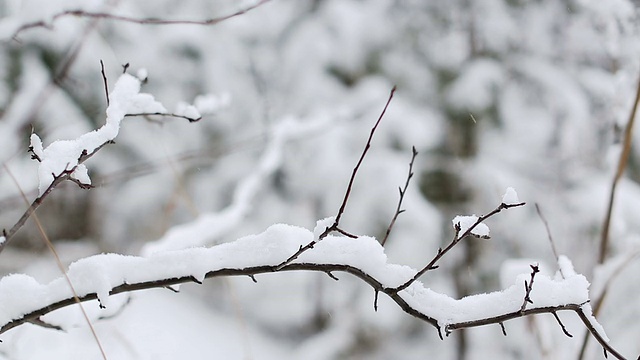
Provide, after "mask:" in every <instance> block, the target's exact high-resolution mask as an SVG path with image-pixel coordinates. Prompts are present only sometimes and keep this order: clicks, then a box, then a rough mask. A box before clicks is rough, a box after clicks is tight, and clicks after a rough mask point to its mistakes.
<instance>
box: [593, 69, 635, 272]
mask: <svg viewBox="0 0 640 360" xmlns="http://www.w3.org/2000/svg"><path fill="white" fill-rule="evenodd" d="M638 102H640V78H639V79H638V87H637V89H636V98H635V101H634V102H633V108H631V113H630V114H629V120H627V126H626V127H625V129H624V142H623V143H622V152H621V153H620V159H619V160H618V168H617V169H616V174H615V176H614V177H613V182H612V184H611V191H610V193H609V205H608V207H607V214H606V215H605V217H604V224H603V225H602V236H601V238H600V253H599V254H598V264H602V263H604V260H605V259H606V257H607V248H608V246H609V226H610V224H611V213H612V212H613V201H614V199H615V195H616V187H617V185H618V182H619V181H620V178H621V177H622V174H623V173H624V169H625V168H626V167H627V162H628V161H629V154H630V152H631V141H632V137H631V135H632V133H633V123H634V122H635V118H636V112H637V110H638Z"/></svg>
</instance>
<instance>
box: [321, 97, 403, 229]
mask: <svg viewBox="0 0 640 360" xmlns="http://www.w3.org/2000/svg"><path fill="white" fill-rule="evenodd" d="M395 92H396V87H395V86H394V87H393V88H392V89H391V93H390V94H389V99H387V103H386V104H385V105H384V109H382V113H380V116H379V117H378V121H376V123H375V125H373V127H372V128H371V132H370V133H369V139H367V145H365V147H364V150H363V151H362V155H360V159H359V160H358V163H357V164H356V166H355V167H354V168H353V172H352V173H351V178H350V179H349V185H347V191H346V192H345V194H344V199H342V204H341V205H340V210H338V215H336V219H335V221H334V222H333V225H332V226H330V227H328V228H327V229H326V230H325V231H324V232H323V233H322V235H320V238H324V237H325V236H327V235H328V234H329V233H330V232H331V231H339V229H338V225H339V224H340V218H341V217H342V214H344V210H345V208H346V207H347V201H348V200H349V196H350V195H351V189H352V188H353V183H354V181H355V180H356V174H358V170H359V169H360V165H362V161H363V160H364V157H365V156H367V152H368V151H369V148H370V147H371V140H373V134H375V132H376V130H377V129H378V125H380V121H382V118H383V117H384V114H385V113H386V112H387V108H388V107H389V104H390V103H391V99H393V94H394V93H395Z"/></svg>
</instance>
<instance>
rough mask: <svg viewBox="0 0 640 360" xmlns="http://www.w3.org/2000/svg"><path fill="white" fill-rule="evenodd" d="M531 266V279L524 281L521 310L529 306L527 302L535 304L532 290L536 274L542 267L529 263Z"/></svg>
mask: <svg viewBox="0 0 640 360" xmlns="http://www.w3.org/2000/svg"><path fill="white" fill-rule="evenodd" d="M529 266H531V279H530V280H529V282H527V280H525V281H524V299H523V300H522V306H520V312H524V310H525V309H526V308H527V303H529V304H533V300H531V290H533V280H534V279H535V278H536V274H537V273H539V272H540V268H539V267H538V265H529Z"/></svg>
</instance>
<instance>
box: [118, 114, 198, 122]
mask: <svg viewBox="0 0 640 360" xmlns="http://www.w3.org/2000/svg"><path fill="white" fill-rule="evenodd" d="M132 116H168V117H175V118H180V119H186V120H189V122H196V121H200V120H201V119H202V116H199V117H197V118H194V117H191V116H186V115H179V114H174V113H163V112H155V113H135V114H126V115H125V117H132Z"/></svg>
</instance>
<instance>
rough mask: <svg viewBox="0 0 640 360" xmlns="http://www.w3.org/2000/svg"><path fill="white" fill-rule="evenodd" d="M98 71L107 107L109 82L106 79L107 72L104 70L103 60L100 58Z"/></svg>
mask: <svg viewBox="0 0 640 360" xmlns="http://www.w3.org/2000/svg"><path fill="white" fill-rule="evenodd" d="M100 73H101V74H102V82H103V83H104V95H105V98H106V99H107V107H109V82H108V81H107V74H106V73H105V71H104V62H102V59H100Z"/></svg>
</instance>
